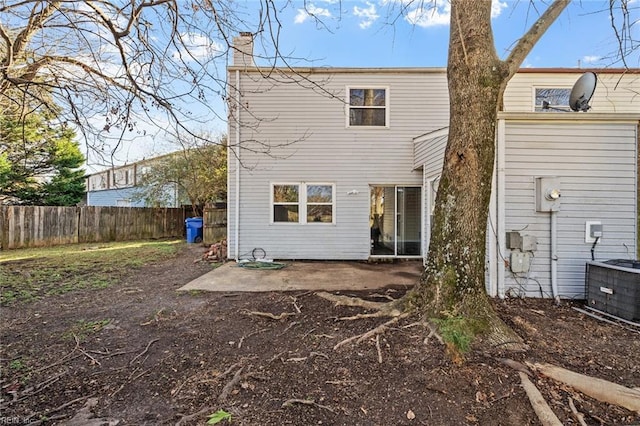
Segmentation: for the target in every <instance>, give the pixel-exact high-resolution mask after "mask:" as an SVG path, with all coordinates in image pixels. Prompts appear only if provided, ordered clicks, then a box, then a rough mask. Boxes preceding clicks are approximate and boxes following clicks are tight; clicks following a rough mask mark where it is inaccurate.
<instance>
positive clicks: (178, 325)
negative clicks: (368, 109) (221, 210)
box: [0, 247, 640, 426]
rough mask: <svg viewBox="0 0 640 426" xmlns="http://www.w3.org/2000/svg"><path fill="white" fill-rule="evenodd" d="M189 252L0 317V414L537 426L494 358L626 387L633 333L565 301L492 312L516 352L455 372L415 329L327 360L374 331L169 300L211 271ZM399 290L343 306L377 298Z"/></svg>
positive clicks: (219, 302) (222, 298)
mask: <svg viewBox="0 0 640 426" xmlns="http://www.w3.org/2000/svg"><path fill="white" fill-rule="evenodd" d="M203 252H204V249H203V248H193V247H192V248H185V249H184V250H183V251H182V253H181V254H180V255H179V256H177V257H175V258H173V259H170V260H167V261H164V262H162V263H159V264H156V265H151V266H146V267H144V268H142V269H140V270H137V271H134V272H131V273H128V274H125V276H124V278H122V280H121V282H120V283H119V284H118V285H116V286H112V287H110V288H107V289H102V290H91V291H89V290H87V291H77V292H73V293H68V294H65V295H59V296H54V297H50V298H48V299H47V300H43V301H37V302H34V303H29V304H17V305H13V306H9V307H3V308H2V323H1V326H0V341H1V342H2V346H1V349H0V358H2V360H1V362H2V377H1V379H0V380H1V385H2V394H1V395H0V398H1V401H0V407H1V411H0V412H1V414H0V416H2V417H0V419H3V418H4V419H13V420H15V423H14V424H19V423H18V420H20V421H24V424H27V423H26V422H27V419H29V420H28V421H32V422H34V423H32V424H37V423H35V422H36V421H39V422H40V424H74V422H75V424H93V423H92V421H95V419H94V420H91V419H89V417H95V418H98V419H99V421H98V422H95V424H100V422H102V423H104V424H119V425H165V424H166V425H175V424H183V425H196V424H205V423H206V421H207V417H208V415H209V414H212V413H214V412H216V411H218V410H224V411H225V412H227V413H230V414H231V417H232V422H231V424H233V425H321V424H323V425H518V426H522V425H537V424H539V421H538V419H537V417H536V415H535V413H534V411H533V409H532V408H531V405H530V403H529V400H528V398H527V397H526V395H525V392H524V390H523V389H522V387H521V385H520V378H519V376H518V374H517V372H516V371H514V370H512V369H511V368H509V367H507V366H505V365H504V364H502V363H501V362H500V361H499V358H500V357H502V356H508V357H510V358H513V359H515V360H518V361H525V360H528V361H533V362H548V363H553V364H556V365H559V366H563V367H566V368H569V369H571V370H574V371H577V372H580V373H584V374H588V375H591V376H594V377H599V378H602V379H607V380H610V381H613V382H616V383H619V384H622V385H625V386H628V387H640V334H638V333H635V332H633V331H630V330H626V329H624V328H622V327H620V326H617V325H612V324H607V323H603V322H599V321H597V320H594V319H592V318H589V317H587V316H585V315H583V314H581V313H579V312H576V311H575V310H573V309H572V307H571V306H572V305H571V304H570V303H568V302H565V303H563V304H562V305H561V306H559V307H557V306H555V305H553V303H552V302H550V301H548V300H535V299H527V300H519V299H510V300H506V301H495V302H494V303H495V307H496V309H497V310H498V312H499V314H500V316H501V317H502V318H503V319H504V320H505V321H507V322H508V323H509V324H510V325H511V326H512V327H513V328H514V329H515V330H516V331H517V332H518V333H519V334H520V335H521V336H523V337H524V339H525V340H526V342H527V344H528V345H529V346H530V349H529V351H528V352H527V353H518V354H514V353H505V354H500V353H494V354H486V353H477V352H472V353H471V354H470V355H469V356H468V358H467V361H466V362H465V363H464V364H463V365H462V366H457V365H455V364H453V363H452V362H451V360H450V358H449V357H448V356H447V355H446V353H445V349H444V347H443V346H442V345H441V344H440V343H438V341H437V340H436V339H434V338H431V339H427V340H426V341H425V339H426V337H427V336H428V334H429V330H428V329H426V328H425V327H423V326H422V325H420V324H419V323H416V319H415V318H407V319H405V320H402V321H400V322H398V323H396V324H394V325H393V327H392V328H391V329H390V330H388V331H386V332H385V333H384V334H382V335H380V336H379V337H377V338H375V337H374V338H371V339H366V340H365V341H364V342H361V343H358V344H355V343H349V344H346V345H343V346H341V347H340V348H339V349H337V350H334V346H335V345H336V344H337V343H338V342H341V341H342V340H344V339H346V338H349V337H351V336H355V335H358V334H361V333H364V332H366V331H367V330H370V329H372V328H374V327H376V326H377V325H379V324H381V323H383V322H384V321H385V320H384V319H363V320H357V321H340V320H338V318H340V317H344V316H349V315H355V314H357V313H361V312H362V310H360V309H356V308H349V307H335V306H334V305H333V304H332V303H330V302H329V301H327V300H324V299H321V298H319V297H318V296H316V295H315V294H313V293H311V292H290V293H275V292H274V293H251V294H247V293H204V292H191V293H178V292H177V291H176V289H178V288H179V287H181V286H182V285H184V284H186V283H187V282H189V281H190V280H192V279H194V278H196V277H198V276H199V275H201V274H203V273H205V272H207V271H209V270H211V266H210V265H209V264H207V263H204V262H199V263H194V260H196V259H198V258H200V257H201V256H202V253H203ZM405 291H406V289H404V288H391V289H386V290H385V291H378V292H377V293H376V294H374V293H372V292H369V293H358V292H353V293H349V295H354V296H360V297H365V298H367V299H369V300H378V301H382V300H384V299H385V297H386V296H391V297H394V298H395V297H399V296H401V295H402V294H403V293H404V292H405ZM264 313H269V314H272V315H271V316H268V315H262V314H264ZM281 314H285V315H281ZM289 314H290V315H289ZM83 326H84V328H83ZM532 381H533V382H534V384H536V385H537V386H538V388H539V389H540V390H541V392H542V394H543V395H544V396H545V398H546V400H547V401H548V402H549V404H550V405H551V408H552V409H553V410H554V411H555V413H556V415H557V416H558V417H559V418H560V420H561V421H562V422H563V424H565V425H566V424H578V422H577V421H576V420H575V418H574V417H573V415H572V413H571V410H570V408H569V405H568V399H569V398H572V399H573V401H574V403H575V405H576V408H577V409H578V411H580V412H581V413H583V414H584V417H585V422H586V424H589V425H603V424H621V425H632V424H640V415H639V414H638V413H633V412H630V411H628V410H626V409H623V408H620V407H617V406H613V405H609V404H605V403H601V402H598V401H596V400H594V399H592V398H590V397H588V396H586V395H583V394H581V393H579V392H577V391H575V390H573V389H572V388H569V387H568V386H566V385H563V384H561V383H557V382H554V381H553V380H550V379H548V378H545V377H543V376H538V375H534V376H533V377H532ZM82 416H84V417H82ZM66 422H69V423H66ZM78 422H80V423H78ZM109 422H111V423H109ZM5 423H6V422H5ZM220 424H228V422H227V421H226V420H225V421H223V422H221V423H220Z"/></svg>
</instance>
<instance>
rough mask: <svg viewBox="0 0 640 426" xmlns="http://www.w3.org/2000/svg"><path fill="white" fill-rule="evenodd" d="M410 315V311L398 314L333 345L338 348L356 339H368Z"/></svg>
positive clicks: (360, 340) (357, 340) (358, 340)
mask: <svg viewBox="0 0 640 426" xmlns="http://www.w3.org/2000/svg"><path fill="white" fill-rule="evenodd" d="M408 316H409V314H408V313H404V314H399V315H398V316H395V317H393V318H391V319H390V320H389V321H387V322H385V323H384V324H380V325H379V326H377V327H376V328H374V329H372V330H369V331H367V332H366V333H362V334H359V335H357V336H352V337H349V338H347V339H344V340H343V341H341V342H338V343H337V344H336V345H335V346H334V347H333V349H334V350H336V349H338V348H339V347H341V346H344V345H346V344H347V343H350V342H353V341H354V340H355V341H356V343H360V342H362V341H363V340H366V339H368V338H370V337H373V336H376V335H378V334H382V333H384V332H385V331H386V330H387V329H388V328H389V326H390V325H392V324H395V323H397V322H398V321H400V320H401V319H403V318H406V317H408Z"/></svg>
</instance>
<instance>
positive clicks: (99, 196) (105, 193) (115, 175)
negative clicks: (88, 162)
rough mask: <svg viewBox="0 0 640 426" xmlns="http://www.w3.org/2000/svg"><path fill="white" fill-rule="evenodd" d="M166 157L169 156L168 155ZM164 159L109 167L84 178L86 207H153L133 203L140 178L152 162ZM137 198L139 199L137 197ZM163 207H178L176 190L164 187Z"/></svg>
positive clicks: (174, 187)
mask: <svg viewBox="0 0 640 426" xmlns="http://www.w3.org/2000/svg"><path fill="white" fill-rule="evenodd" d="M168 155H170V154H168ZM164 157H166V155H163V156H160V157H155V158H150V159H146V160H142V161H138V162H136V163H131V164H127V165H124V166H118V167H112V168H110V169H107V170H103V171H101V172H97V173H93V174H91V175H88V176H87V179H86V184H87V194H86V198H87V199H86V203H87V205H88V206H109V207H156V206H147V205H146V203H145V201H144V200H141V199H137V197H136V194H137V193H139V192H140V189H141V187H140V181H141V176H142V175H143V174H144V173H145V172H146V171H147V170H148V168H149V167H150V166H151V164H153V162H154V161H158V160H159V159H161V158H164ZM138 198H139V197H138ZM164 198H165V199H166V200H167V204H166V205H163V206H162V207H180V206H181V204H180V201H179V197H178V189H177V186H176V185H175V184H168V185H167V189H166V194H165V197H164Z"/></svg>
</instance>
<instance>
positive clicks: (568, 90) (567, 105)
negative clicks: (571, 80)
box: [531, 86, 571, 113]
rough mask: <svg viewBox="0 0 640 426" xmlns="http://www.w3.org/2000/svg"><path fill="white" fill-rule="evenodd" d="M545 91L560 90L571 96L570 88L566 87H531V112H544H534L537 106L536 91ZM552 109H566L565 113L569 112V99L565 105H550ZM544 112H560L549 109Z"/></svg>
mask: <svg viewBox="0 0 640 426" xmlns="http://www.w3.org/2000/svg"><path fill="white" fill-rule="evenodd" d="M545 89H560V90H566V91H567V92H568V94H569V95H571V87H567V86H532V88H531V90H532V94H531V97H532V104H533V105H532V109H531V110H532V111H533V112H536V113H541V112H545V111H544V110H541V111H538V110H536V108H537V107H538V104H537V103H536V98H537V96H536V91H538V90H545ZM551 106H552V107H553V108H566V109H567V111H568V110H570V107H569V99H568V98H567V104H566V105H551ZM546 112H560V111H557V110H553V109H550V110H548V111H546Z"/></svg>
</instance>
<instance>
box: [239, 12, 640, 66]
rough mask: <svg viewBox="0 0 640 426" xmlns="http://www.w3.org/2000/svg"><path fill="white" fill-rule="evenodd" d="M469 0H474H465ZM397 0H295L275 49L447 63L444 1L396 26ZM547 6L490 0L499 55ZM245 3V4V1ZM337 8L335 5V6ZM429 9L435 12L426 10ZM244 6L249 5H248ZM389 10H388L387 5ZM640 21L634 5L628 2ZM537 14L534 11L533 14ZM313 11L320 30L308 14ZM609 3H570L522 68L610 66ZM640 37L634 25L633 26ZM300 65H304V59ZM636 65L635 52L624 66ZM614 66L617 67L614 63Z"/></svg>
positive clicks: (346, 58)
mask: <svg viewBox="0 0 640 426" xmlns="http://www.w3.org/2000/svg"><path fill="white" fill-rule="evenodd" d="M469 1H475V0H469ZM399 3H402V0H365V1H361V0H357V1H356V0H343V1H342V2H337V1H336V0H314V1H307V2H306V10H305V8H304V3H303V2H302V1H294V2H293V7H290V8H288V9H286V10H285V11H284V13H283V15H282V16H281V18H282V23H283V29H282V48H283V50H284V51H286V52H293V56H297V57H300V58H309V59H313V65H315V66H345V67H352V66H353V67H392V66H398V67H433V66H436V67H440V66H446V60H447V43H448V37H449V5H448V2H447V1H446V0H424V2H423V4H424V6H425V7H424V8H423V12H422V13H421V12H420V10H419V9H418V8H417V5H419V4H420V3H421V2H420V1H414V2H413V3H412V5H411V6H409V8H408V13H407V14H405V17H403V18H400V19H397V20H396V22H395V25H391V24H389V21H390V20H391V19H393V18H395V17H397V5H398V4H399ZM547 3H549V2H548V1H541V0H533V2H529V0H519V1H516V0H506V1H498V0H494V1H493V10H494V18H493V29H494V36H495V41H496V48H497V50H498V54H499V55H500V56H501V57H502V58H504V57H506V55H507V54H508V50H509V47H510V46H511V45H512V44H513V43H514V42H515V41H516V40H517V39H518V38H519V37H520V36H521V35H522V34H524V32H525V31H526V30H527V29H528V28H529V27H530V26H531V24H532V23H533V22H534V21H535V19H537V17H538V14H539V13H541V12H543V11H544V10H545V9H546V4H547ZM247 4H248V5H250V4H251V1H249V2H248V3H247ZM340 5H341V7H340ZM433 5H435V6H436V7H435V8H431V7H432V6H433ZM249 7H250V6H249ZM393 7H395V8H396V9H395V13H394V12H391V14H390V13H389V8H393ZM630 7H631V8H635V20H636V21H638V20H640V0H632V1H631V4H630ZM536 9H537V10H536ZM308 11H311V12H313V13H314V14H315V15H316V16H318V17H319V18H320V19H322V22H323V24H324V25H325V26H326V28H324V27H321V26H320V25H317V23H316V22H315V20H314V19H313V18H312V17H311V16H309V14H308ZM608 11H609V1H608V0H582V1H580V0H574V1H573V2H572V3H571V4H570V5H569V7H568V8H567V9H566V10H565V11H564V12H563V14H562V15H561V16H560V18H559V19H558V20H557V21H556V22H555V23H554V24H553V25H552V27H551V28H550V30H549V31H548V32H547V33H546V34H545V35H544V37H543V38H542V40H541V41H540V42H539V43H538V45H537V46H536V47H535V48H534V50H533V51H532V53H531V54H530V55H529V57H528V58H527V60H526V61H525V63H524V64H523V66H525V67H578V66H579V64H580V65H581V66H582V67H610V66H612V65H614V66H615V65H616V64H613V63H612V60H611V59H610V56H611V54H612V53H613V52H615V49H616V43H615V37H614V33H613V31H612V29H611V23H610V18H609V12H608ZM635 36H636V39H640V22H637V23H636V24H635ZM297 64H299V65H306V64H305V63H304V62H303V61H300V62H298V63H297ZM628 64H629V66H631V67H639V66H640V62H639V56H638V53H637V52H636V54H635V55H634V56H633V57H631V58H630V59H629V62H628ZM617 65H618V66H619V65H620V64H617Z"/></svg>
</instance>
